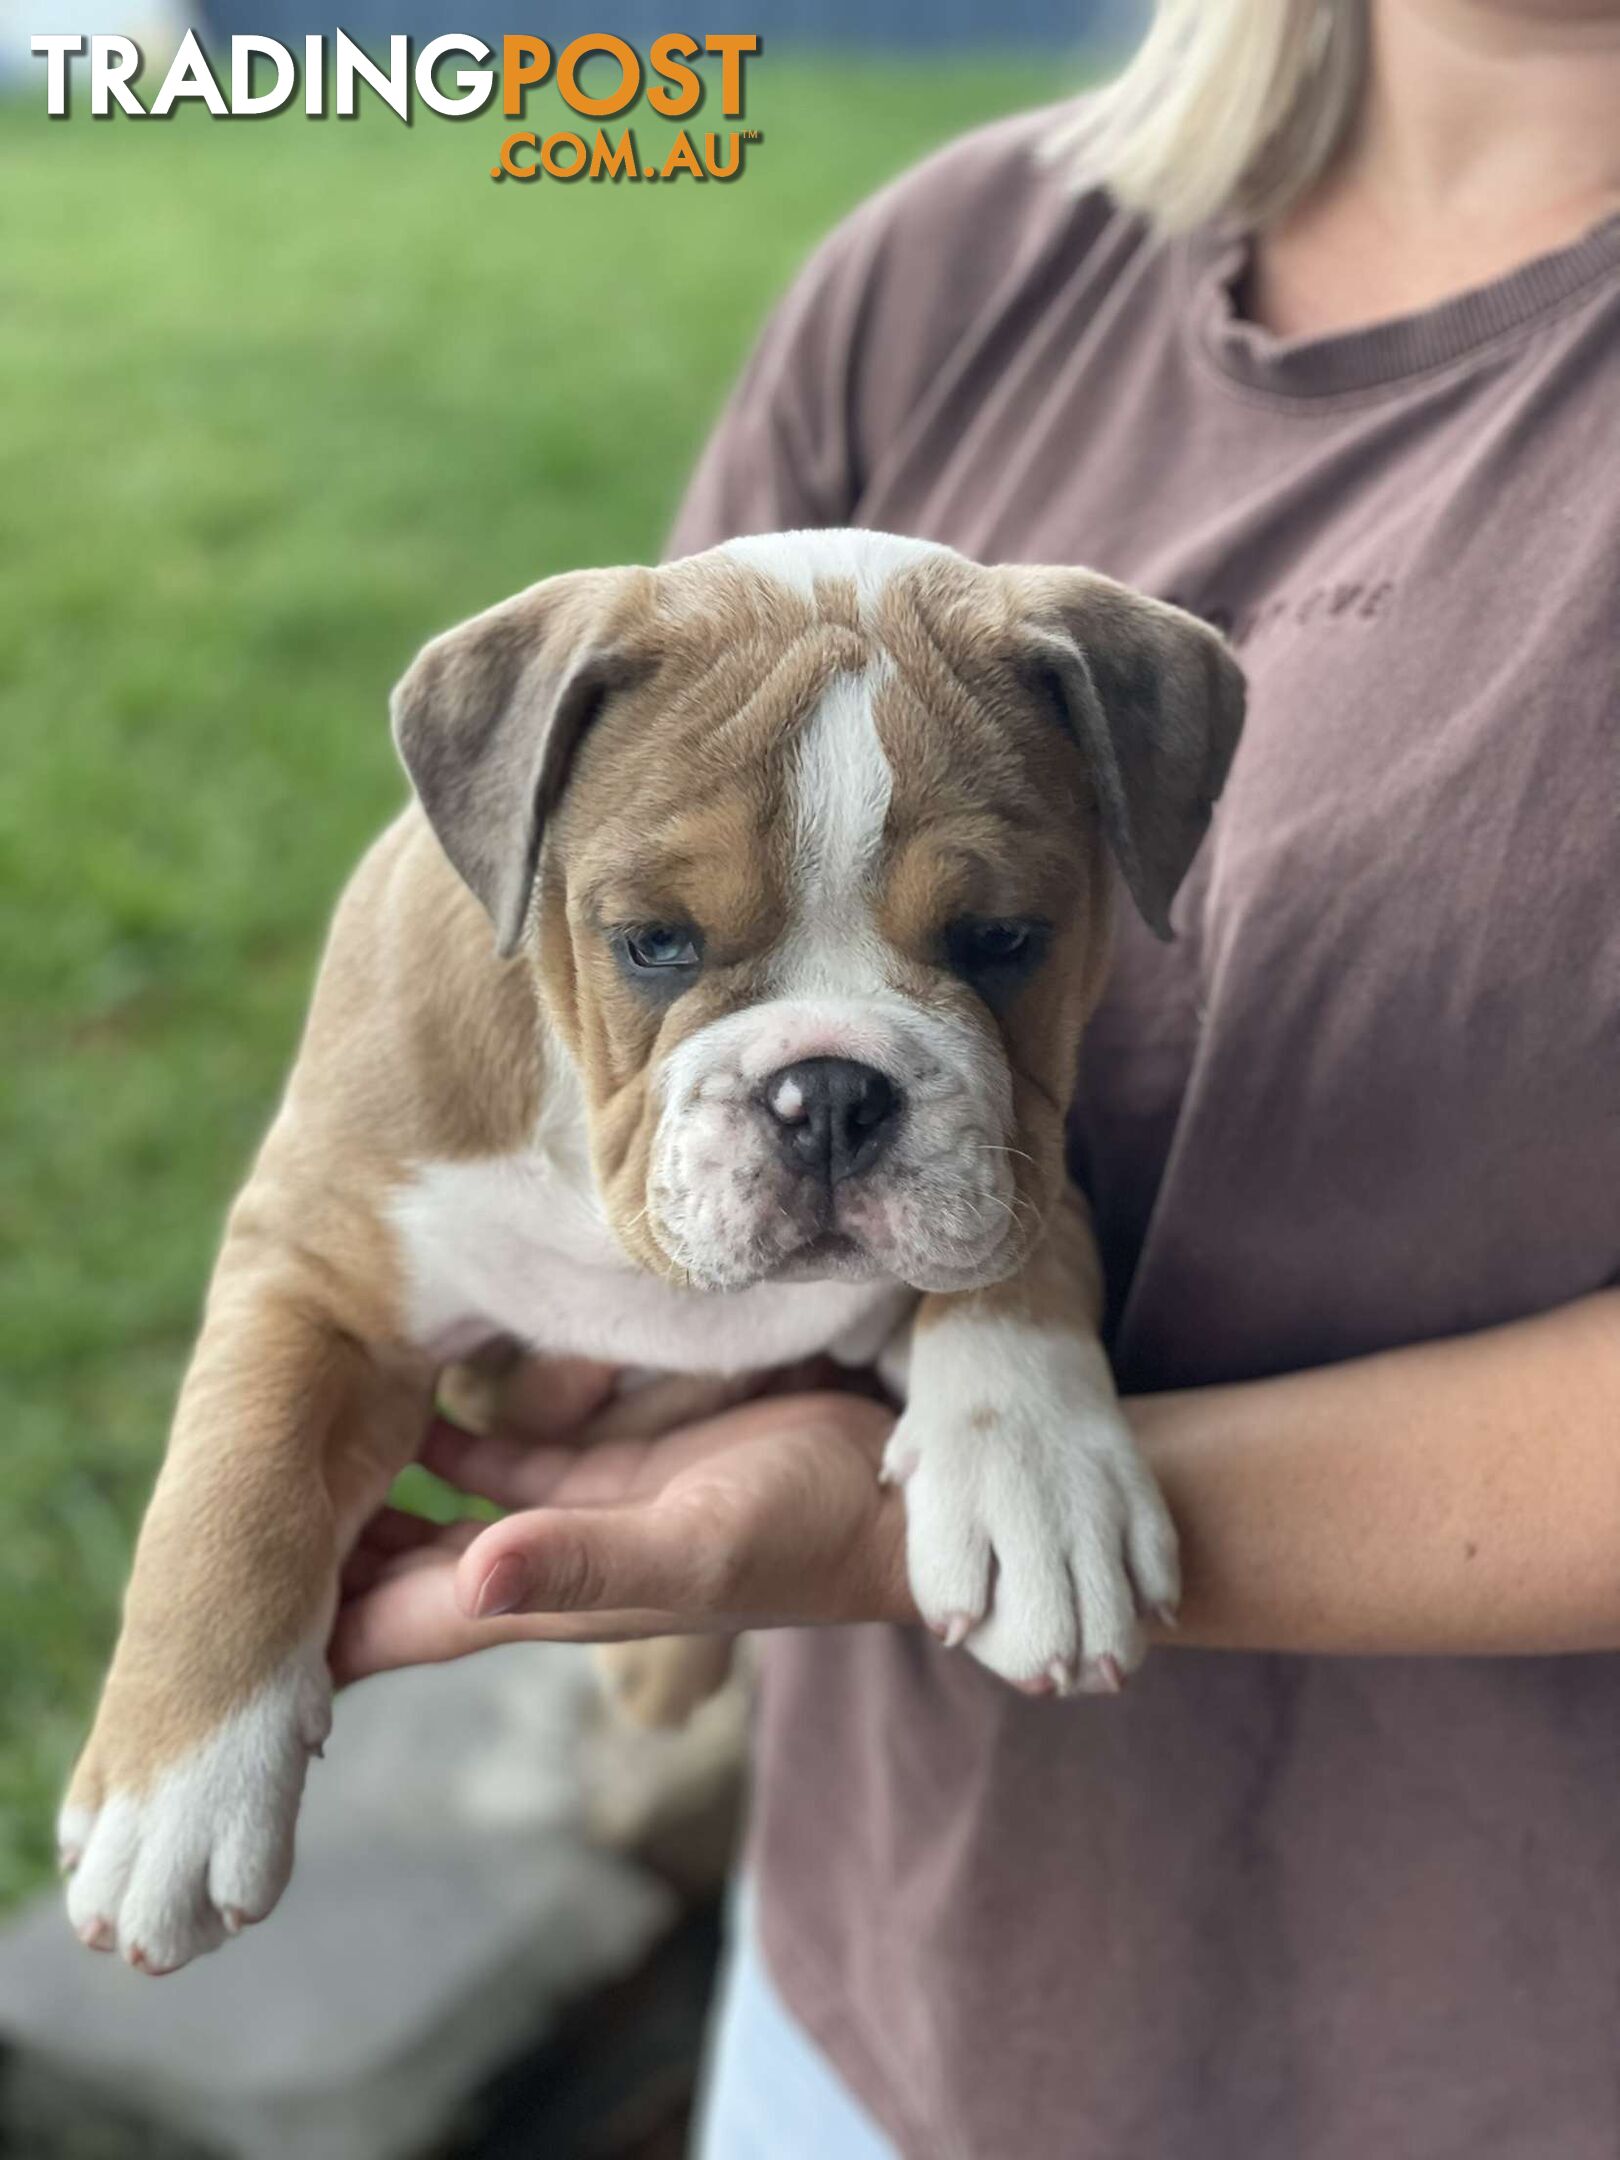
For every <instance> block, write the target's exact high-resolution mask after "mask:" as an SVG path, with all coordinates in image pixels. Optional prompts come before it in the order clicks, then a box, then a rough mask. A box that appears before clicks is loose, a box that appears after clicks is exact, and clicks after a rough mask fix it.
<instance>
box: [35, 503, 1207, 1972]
mask: <svg viewBox="0 0 1620 2160" xmlns="http://www.w3.org/2000/svg"><path fill="white" fill-rule="evenodd" d="M1241 712H1242V690H1241V680H1240V677H1239V674H1238V671H1237V668H1236V666H1235V665H1234V663H1233V662H1232V660H1231V659H1230V657H1229V656H1228V654H1227V651H1226V649H1225V647H1224V646H1223V645H1222V644H1221V642H1220V640H1219V639H1218V638H1217V637H1216V636H1215V635H1214V634H1213V633H1212V632H1211V631H1209V630H1207V629H1206V628H1205V627H1204V626H1203V625H1202V624H1200V623H1198V622H1196V621H1195V620H1193V618H1191V617H1190V616H1187V615H1184V614H1181V613H1180V612H1178V611H1177V610H1176V609H1174V608H1170V607H1165V606H1161V605H1159V604H1157V603H1155V602H1152V601H1149V600H1145V599H1142V598H1140V597H1138V596H1137V595H1135V594H1132V593H1129V592H1127V591H1124V590H1123V589H1121V588H1120V587H1119V586H1116V585H1113V584H1111V583H1109V582H1108V581H1107V580H1105V579H1102V578H1098V577H1094V576H1092V575H1090V574H1089V573H1087V572H1085V571H1080V570H1069V569H996V570H988V569H982V568H980V567H978V566H976V565H974V564H972V563H969V562H967V561H964V560H963V559H962V558H961V557H960V556H957V555H955V554H953V553H951V552H950V551H949V550H947V549H944V548H939V547H932V546H927V545H923V544H921V543H918V542H913V541H905V540H897V539H890V538H887V537H885V536H882V535H879V534H874V533H859V532H827V533H791V534H786V535H781V536H776V537H773V538H768V539H758V540H748V541H742V542H737V543H734V544H732V545H730V546H727V547H724V548H719V549H716V550H714V551H713V552H711V553H709V554H706V555H700V556H695V557H693V558H691V559H689V560H687V561H685V562H678V563H673V564H670V565H669V566H668V567H666V568H664V569H659V570H647V569H624V570H586V571H579V572H575V573H573V574H570V575H568V576H564V577H558V578H553V579H551V580H549V581H548V582H546V583H545V584H542V585H538V586H535V587H534V588H533V589H532V590H531V591H529V592H526V593H522V594H520V595H519V596H518V597H517V598H516V599H514V600H509V601H507V602H505V603H504V604H503V605H502V606H500V607H497V608H493V609H491V610H490V612H489V613H488V614H485V615H481V616H479V617H478V618H477V619H476V620H475V621H473V622H470V623H465V624H463V625H462V626H461V627H460V628H458V629H455V630H452V631H450V632H448V633H447V634H446V635H445V636H443V637H441V638H438V639H437V640H435V642H434V643H433V644H431V645H429V646H428V647H427V649H426V651H425V652H424V653H423V654H422V655H421V657H420V658H419V659H418V660H417V662H416V664H415V665H414V666H413V667H412V669H411V670H410V672H409V674H408V675H407V676H406V678H405V680H404V682H403V683H402V684H401V685H400V688H399V690H398V692H397V694H396V697H395V701H394V726H395V731H396V735H397V739H398V743H399V747H400V751H401V753H402V755H403V758H404V761H405V764H406V766H407V768H408V770H409V772H410V776H411V779H412V782H413V783H414V787H415V794H416V801H415V802H414V803H413V805H412V806H411V807H410V808H409V809H407V810H406V812H405V813H404V815H403V816H402V817H401V818H400V819H399V820H398V822H397V823H396V824H394V825H393V826H392V827H391V828H390V829H389V831H388V832H386V833H385V834H384V835H383V837H382V838H381V839H380V840H379V841H378V842H377V844H376V846H375V847H374V848H373V849H372V851H371V853H370V854H369V855H368V856H367V858H366V860H365V861H364V862H363V863H362V865H361V866H360V869H359V871H358V872H357V874H356V876H355V878H354V880H353V882H352V884H351V885H350V887H349V890H348V892H347V894H346V895H345V897H344V899H343V901H342V904H341V905H340V907H339V909H338V912H337V918H336V922H335V924H334V927H333V931H332V937H331V943H330V947H329V950H328V952H327V956H326V960H325V965H324V967H323V969H322V973H321V978H320V983H319V986H318V988H317V990H316V993H315V999H314V1005H313V1009H312V1011H311V1014H310V1019H309V1025H308V1031H307V1033H306V1036H305V1040H304V1044H303V1048H302V1050H301V1052H300V1055H299V1059H298V1063H297V1067H296V1069H295V1071H294V1073H293V1076H292V1080H291V1083H290V1085H289V1088H288V1090H287V1096H286V1101H285V1103H284V1105H283V1108H282V1110H281V1113H280V1115H279V1116H278V1118H277V1119H276V1122H275V1125H274V1127H273V1128H272V1130H271V1132H270V1135H269V1137H268V1139H267V1140H266V1142H265V1145H264V1148H263V1151H262V1153H261V1155H260V1157H259V1160H258V1162H257V1164H256V1166H255V1168H254V1171H253V1174H252V1177H251V1179H250V1180H249V1182H248V1185H247V1188H246V1190H245V1191H244V1192H243V1194H242V1196H241V1198H240V1199H239V1200H238V1201H237V1203H236V1206H235V1208H234V1209H233V1211H232V1213H231V1217H230V1222H229V1225H228V1229H227V1234H226V1238H225V1245H224V1250H223V1252H222V1254H221V1256H220V1260H219V1265H218V1269H217V1272H216V1274H215V1277H214V1281H213V1286H212V1289H211V1291H210V1294H209V1299H208V1309H207V1315H206V1320H205V1323H204V1326H203V1330H202V1336H201V1339H200V1342H199V1344H198V1348H197V1352H196V1356H195V1359H194V1361H193V1364H192V1367H191V1370H190V1373H189V1375H188V1377H187V1379H186V1383H185V1387H184V1389H183V1391H182V1394H181V1398H180V1405H179V1412H178V1416H177V1419H176V1423H175V1430H174V1435H173V1439H172V1441H171V1444H170V1448H169V1453H168V1457H167V1460H166V1462H165V1465H164V1468H163V1472H162V1475H161V1477H160V1478H159V1480H158V1485H157V1489H156V1492H155V1494H154V1497H153V1500H152V1505H151V1510H150V1512H149V1514H148V1516H147V1520H146V1524H145V1527H144V1529H143V1531H142V1534H141V1539H140V1545H139V1549H138V1551H137V1555H136V1561H135V1569H134V1575H133V1579H132V1581H131V1584H130V1588H129V1594H128V1600H127V1606H126V1612H125V1620H124V1629H123V1635H122V1638H121V1640H120V1642H119V1645H118V1649H117V1654H116V1656H115V1658H114V1660H113V1665H112V1670H111V1673H110V1675H109V1678H108V1681H107V1685H106V1691H105V1694H104V1696H103V1699H102V1703H101V1708H100V1711H99V1714H98V1716H97V1719H96V1724H95V1729H94V1731H93V1732H92V1734H91V1737H90V1740H89V1743H88V1745H87V1746H86V1748H85V1751H84V1755H83V1757H82V1759H81V1761H80V1763H79V1766H78V1768H77V1770H76V1772H75V1774H74V1777H73V1782H72V1787H71V1790H70V1792H69V1794H68V1799H67V1804H66V1806H65V1807H64V1809H63V1813H62V1821H61V1837H62V1846H63V1853H64V1859H65V1860H66V1862H67V1863H68V1864H69V1865H70V1866H71V1867H72V1869H73V1874H72V1881H71V1884H70V1888H69V1897H68V1902H69V1909H70V1912H71V1915H72V1918H73V1921H74V1924H75V1925H76V1927H77V1928H78V1929H79V1931H80V1933H81V1934H82V1935H83V1937H84V1939H85V1940H86V1941H87V1942H90V1943H93V1944H95V1945H97V1946H98V1947H104V1948H113V1947H116V1948H118V1949H119V1950H121V1951H122V1952H123V1954H124V1956H125V1957H127V1958H128V1959H129V1960H130V1961H131V1962H132V1963H134V1964H136V1965H139V1966H142V1967H143V1968H144V1969H146V1970H147V1971H154V1972H155V1971H166V1970H169V1969H171V1968H173V1967H175V1966H177V1965H181V1964H184V1963H185V1962H186V1960H187V1959H189V1958H192V1957H195V1956H196V1955H197V1954H198V1953H199V1952H200V1951H203V1950H208V1949H211V1948H213V1947H214V1946H215V1945H216V1944H217V1943H218V1942H220V1941H221V1940H222V1939H223V1937H224V1936H225V1935H227V1934H230V1933H232V1932H234V1931H235V1930H236V1929H237V1928H239V1927H241V1926H242V1925H244V1924H245V1923H247V1922H249V1921H252V1920H257V1919H260V1918H262V1917H263V1915H264V1914H265V1913H266V1912H267V1911H268V1910H269V1909H270V1907H271V1906H272V1905H273V1904H274V1903H275V1900H276V1898H277V1896H278V1895H279V1894H280V1891H281V1889H282V1887H283V1885H284V1884H285V1881H286V1878H287V1874H288V1871H289V1868H290V1866H291V1859H292V1846H293V1824H294V1818H295V1815H296V1812H297V1807H298V1801H299V1796H300V1792H301V1789H302V1785H303V1779H304V1771H305V1766H306V1762H307V1759H308V1754H309V1752H310V1750H311V1749H312V1748H314V1747H316V1746H317V1745H318V1744H319V1742H320V1740H321V1738H322V1737H323V1735H324V1733H325V1730H326V1726H327V1721H328V1716H329V1701H330V1687H329V1683H328V1679H327V1672H326V1663H325V1656H324V1645H325V1641H326V1636H327V1631H328V1628H329V1626H330V1623H331V1619H332V1614H333V1608H334V1602H335V1596H336V1587H337V1580H338V1570H339V1567H340V1565H341V1563H342V1561H343V1558H344V1556H345V1553H346V1550H347V1548H348V1546H349V1544H350V1542H351V1541H352V1539H353V1538H354V1536H355V1534H356V1532H357V1531H358V1529H359V1527H360V1525H361V1524H362V1523H363V1521H364V1520H365V1518H366V1517H367V1515H368V1514H369V1513H370V1511H371V1510H372V1509H373V1508H374V1507H375V1506H376V1505H377V1503H378V1502H379V1501H380V1500H381V1499H382V1497H383V1495H384V1493H385V1492H386V1491H387V1488H388V1484H389V1481H390V1479H391V1478H392V1477H393V1475H394V1473H395V1472H396V1471H397V1470H398V1469H399V1468H400V1467H401V1465H402V1464H404V1463H405V1462H406V1461H408V1460H409V1459H410V1457H411V1455H412V1454H413V1452H414V1450H415V1447H416V1445H417V1442H418V1439H419V1436H420V1434H421V1431H422V1427H423V1421H424V1419H425V1417H426V1416H427V1414H428V1410H429V1407H430V1403H431V1399H432V1395H433V1391H434V1387H435V1382H436V1378H437V1375H438V1374H439V1372H440V1370H441V1369H442V1368H443V1367H444V1366H445V1365H446V1364H447V1363H449V1362H451V1361H453V1360H457V1359H461V1358H465V1357H466V1356H468V1355H469V1354H470V1353H472V1352H474V1351H476V1350H478V1349H480V1348H481V1347H483V1346H486V1345H490V1344H492V1343H496V1342H502V1341H505V1342H510V1343H516V1344H520V1345H523V1346H524V1347H526V1348H530V1349H533V1350H537V1351H543V1352H553V1353H555V1352H578V1353H586V1354H589V1355H592V1356H595V1357H600V1358H608V1359H612V1360H615V1361H617V1362H620V1363H622V1364H625V1365H633V1366H637V1367H643V1368H647V1367H651V1368H661V1369H664V1370H666V1371H671V1372H698V1371H701V1372H704V1373H711V1374H714V1375H717V1376H729V1377H731V1378H733V1379H735V1377H736V1376H739V1375H743V1374H747V1373H751V1372H760V1371H764V1370H767V1369H769V1368H771V1367H774V1366H778V1365H781V1364H783V1363H785V1362H787V1361H790V1360H796V1359H799V1358H803V1357H806V1356H808V1355H810V1354H812V1353H816V1352H822V1351H831V1352H832V1353H833V1354H834V1355H836V1356H842V1357H844V1358H846V1359H848V1360H850V1361H863V1362H864V1361H871V1360H873V1359H880V1358H881V1359H885V1360H886V1361H887V1362H886V1369H887V1370H889V1371H891V1372H901V1371H906V1369H907V1368H908V1367H909V1375H908V1379H907V1382H906V1385H907V1389H908V1404H909V1406H908V1408H907V1409H906V1411H905V1414H904V1415H903V1417H902V1418H901V1420H900V1422H899V1425H898V1427H897V1429H896V1431H895V1434H894V1439H893V1442H892V1445H891V1447H890V1450H889V1454H888V1460H887V1474H888V1475H890V1476H891V1477H893V1478H895V1479H899V1480H903V1481H904V1485H905V1498H906V1508H907V1517H908V1524H909V1557H910V1567H911V1577H912V1583H913V1586H914V1589H915V1593H916V1598H917V1602H918V1605H919V1606H920V1608H921V1610H922V1612H923V1613H924V1615H925V1616H926V1617H927V1619H928V1620H929V1621H930V1622H931V1623H932V1624H933V1625H934V1627H935V1628H936V1629H937V1630H938V1631H939V1632H940V1633H941V1634H942V1635H944V1636H945V1637H946V1638H947V1640H949V1641H952V1642H960V1643H962V1644H964V1645H965V1647H966V1648H967V1650H968V1651H969V1652H971V1653H972V1654H973V1655H974V1656H976V1657H977V1658H979V1659H980V1660H981V1661H982V1662H983V1663H984V1664H985V1665H987V1666H989V1667H990V1668H991V1669H992V1670H993V1671H995V1672H997V1673H999V1674H1001V1675H1003V1676H1004V1677H1005V1678H1006V1679H1008V1680H1010V1681H1012V1682H1014V1683H1016V1684H1018V1685H1021V1686H1025V1687H1036V1688H1054V1687H1055V1688H1057V1689H1060V1690H1061V1689H1070V1688H1077V1687H1086V1686H1109V1685H1117V1684H1118V1681H1119V1678H1120V1676H1121V1675H1123V1674H1124V1673H1125V1672H1127V1671H1128V1670H1129V1669H1130V1667H1131V1666H1133V1665H1134V1664H1135V1663H1136V1662H1137V1660H1138V1659H1139V1657H1140V1656H1141V1651H1142V1644H1141V1637H1140V1632H1139V1626H1138V1615H1139V1614H1141V1613H1143V1612H1145V1611H1146V1610H1148V1609H1151V1608H1155V1607H1169V1606H1173V1605H1174V1603H1175V1600H1176V1595H1177V1578H1176V1554H1175V1543H1174V1538H1173V1535H1172V1532H1171V1528H1170V1524H1169V1521H1168V1520H1167V1518H1166V1515H1165V1511H1164V1508H1163V1505H1162V1503H1161V1501H1160V1498H1159V1495H1158V1493H1157V1491H1156V1490H1155V1487H1154V1485H1153V1482H1152V1479H1151V1478H1150V1477H1149V1475H1148V1473H1147V1471H1146V1470H1145V1468H1144V1467H1143V1464H1142V1462H1141V1461H1140V1459H1139V1457H1138V1455H1137V1453H1136V1451H1135V1448H1134V1447H1133V1445H1132V1441H1131V1436H1130V1433H1129V1431H1128V1429H1127V1427H1126V1425H1125V1424H1124V1422H1123V1420H1122V1418H1121V1415H1120V1412H1119V1409H1118V1406H1117V1404H1116V1401H1115V1398H1114V1393H1113V1388H1112V1384H1111V1381H1110V1377H1109V1373H1108V1368H1107V1364H1106V1361H1105V1359H1104V1357H1103V1355H1102V1352H1101V1350H1100V1348H1099V1346H1098V1343H1097V1338H1096V1332H1095V1328H1096V1315H1097V1271H1096V1265H1095V1261H1094V1257H1093V1254H1092V1250H1091V1244H1090V1239H1089V1235H1088V1232H1087V1229H1086V1225H1085V1222H1084V1219H1083V1217H1082V1214H1081V1212H1080V1208H1079V1204H1078V1202H1077V1201H1076V1199H1075V1198H1074V1196H1073V1194H1072V1193H1071V1192H1070V1191H1069V1189H1068V1188H1067V1186H1066V1184H1065V1180H1064V1175H1063V1149H1062V1128H1063V1112H1064V1105H1065V1104H1066V1102H1067V1101H1068V1098H1069V1094H1070V1090H1071V1085H1072V1082H1073V1077H1074V1066H1075V1057H1076V1050H1077V1045H1078V1041H1079V1036H1080V1031H1081V1027H1082V1024H1083V1022H1084V1020H1085V1018H1086V1015H1087V1012H1088V1010H1089V1007H1090V1005H1091V1002H1092V1000H1093V998H1094V995H1095V993H1096V991H1097V988H1098V985H1099V979H1100V975H1101V971H1102V968H1103V965H1104V961H1105V957H1106V949H1107V941H1108V935H1107V929H1108V926H1107V913H1108V908H1107V893H1108V888H1109V882H1110V872H1109V866H1108V861H1107V856H1108V853H1109V851H1111V852H1112V854H1113V856H1114V858H1115V860H1116V862H1117V865H1118V868H1119V870H1120V872H1121V873H1122V875H1123V879H1124V883H1125V885H1126V886H1127V888H1128V890H1129V892H1130V894H1131V896H1132V898H1133V900H1134V902H1135V904H1136V905H1137V907H1139V908H1140V909H1141V911H1142V913H1143V914H1144V915H1145V916H1146V918H1147V919H1148V921H1149V922H1150V923H1152V924H1153V925H1154V926H1155V927H1156V928H1158V929H1160V930H1163V929H1165V927H1166V916H1167V911H1168V909H1169V906H1170V902H1171V899H1172V896H1173V895H1174V893H1175V890H1176V887H1177V886H1178V884H1179V883H1180V880H1181V878H1182V876H1183V873H1184V872H1185V871H1186V869H1187V866H1188V863H1189V861H1190V860H1191V858H1192V855H1193V853H1194V851H1195V849H1196V848H1197V845H1198V842H1199V838H1200V836H1201V834H1202V832H1203V830H1204V827H1205V825H1206V823H1207V821H1208V817H1209V810H1210V805H1211V803H1212V801H1213V799H1214V798H1215V796H1216V795H1217V794H1218V793H1219V791H1220V787H1221V783H1222V781H1223V779H1224V777H1225V774H1226V771H1227V767H1228V765H1229V763H1230V761H1231V757H1232V753H1233V750H1234V748H1235V745H1236V742H1237V736H1238V730H1239V726H1240V719H1241ZM698 1656H699V1658H700V1660H701V1661H702V1671H703V1674H704V1676H705V1681H708V1680H712V1677H713V1672H714V1660H713V1658H712V1655H711V1654H710V1652H709V1651H708V1650H706V1649H704V1650H700V1651H699V1653H698Z"/></svg>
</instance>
